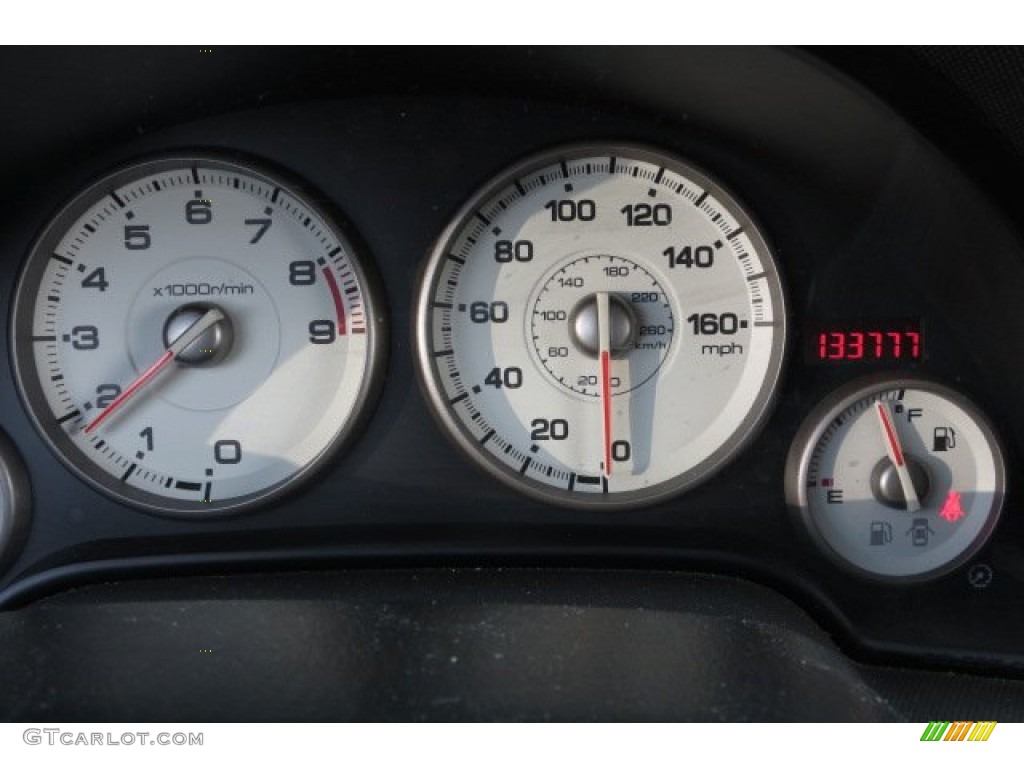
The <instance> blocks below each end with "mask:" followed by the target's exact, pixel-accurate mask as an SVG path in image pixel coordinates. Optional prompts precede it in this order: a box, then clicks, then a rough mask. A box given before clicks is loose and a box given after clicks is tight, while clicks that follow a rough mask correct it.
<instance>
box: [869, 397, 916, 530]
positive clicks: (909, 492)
mask: <svg viewBox="0 0 1024 768" xmlns="http://www.w3.org/2000/svg"><path fill="white" fill-rule="evenodd" d="M875 412H876V413H877V414H878V425H879V427H880V429H881V430H882V440H883V441H884V442H885V450H886V453H887V454H888V455H889V461H891V462H892V463H893V466H894V467H896V475H897V476H898V477H899V479H900V486H901V487H902V488H903V498H904V499H905V501H906V504H907V511H908V512H916V511H917V510H919V509H920V508H921V500H920V499H918V498H917V489H916V488H914V481H913V480H912V479H911V477H910V470H909V469H908V468H907V457H906V456H905V455H904V454H903V446H902V445H900V438H899V435H897V434H896V427H894V426H893V423H892V418H891V417H890V416H889V407H888V406H887V405H886V404H885V403H884V402H881V401H879V402H877V403H875Z"/></svg>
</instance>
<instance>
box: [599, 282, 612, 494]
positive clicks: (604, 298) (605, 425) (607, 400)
mask: <svg viewBox="0 0 1024 768" xmlns="http://www.w3.org/2000/svg"><path fill="white" fill-rule="evenodd" d="M609 314H610V309H609V303H608V293H607V292H606V291H601V292H599V293H598V294H597V349H598V357H599V359H600V362H601V426H602V430H601V434H602V436H603V440H602V442H603V445H604V476H605V477H611V476H612V375H611V367H612V354H611V346H612V344H611V331H610V330H609V323H610V320H611V318H610V317H609Z"/></svg>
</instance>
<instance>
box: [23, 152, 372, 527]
mask: <svg viewBox="0 0 1024 768" xmlns="http://www.w3.org/2000/svg"><path fill="white" fill-rule="evenodd" d="M188 165H192V166H200V167H203V168H207V169H212V170H217V169H222V170H224V171H228V172H234V173H239V174H242V175H245V176H248V177H251V178H253V179H254V180H257V181H259V182H261V183H264V184H268V185H270V186H272V187H277V188H280V190H281V191H282V192H284V193H287V194H288V195H289V196H291V197H292V198H294V199H295V200H297V201H299V202H301V204H302V205H303V206H304V207H305V208H308V209H309V211H310V212H312V213H314V214H315V215H316V216H318V217H319V218H320V219H321V220H322V221H323V223H324V224H325V225H326V226H327V227H328V228H329V230H330V232H331V234H332V236H333V237H334V238H335V239H336V240H337V241H338V243H339V244H341V245H342V246H343V248H344V249H345V250H346V251H347V253H349V254H350V255H351V257H352V258H351V259H350V262H351V267H352V271H353V273H354V274H355V277H356V279H357V281H358V283H359V285H360V286H361V287H362V294H363V299H364V306H365V317H366V334H365V335H366V345H367V352H366V364H365V374H364V377H363V381H362V383H361V385H360V387H359V390H358V394H357V395H356V397H355V400H354V402H353V406H352V409H351V411H350V415H349V417H348V419H346V420H345V421H344V422H343V423H341V424H339V426H338V429H337V431H336V432H335V433H334V435H333V437H332V438H331V439H330V441H329V442H328V443H327V444H326V445H325V447H324V448H323V450H321V451H320V452H319V453H318V454H317V455H316V456H315V457H314V458H313V459H312V460H311V461H309V462H306V463H305V464H304V465H303V466H302V467H300V468H299V469H297V470H296V471H295V472H294V473H293V474H291V475H290V476H288V477H286V478H284V479H283V480H281V481H280V482H277V483H274V484H272V485H270V486H268V487H266V488H263V489H261V490H259V491H256V492H254V493H251V494H247V495H243V496H238V497H234V498H231V499H227V500H224V501H215V502H213V503H211V504H205V505H202V506H199V507H196V506H192V505H191V504H186V503H182V504H178V503H172V500H169V499H167V498H165V497H162V496H160V495H157V494H154V493H150V492H147V491H145V490H142V489H139V488H132V487H127V486H124V485H123V484H120V483H118V482H117V480H116V479H115V478H112V477H111V476H109V475H108V474H107V473H106V472H103V471H102V470H100V469H99V468H97V467H96V466H95V465H94V464H93V463H92V462H91V461H90V460H89V459H88V458H87V457H86V456H85V455H84V453H83V452H82V451H81V450H80V449H79V448H78V447H77V446H76V445H75V444H74V443H73V442H72V441H71V440H70V439H69V438H68V436H67V435H66V434H65V432H64V431H63V430H62V429H61V428H60V427H59V426H58V425H57V424H56V423H55V422H54V420H53V419H52V418H46V416H49V415H50V410H49V406H48V405H47V403H46V400H45V396H44V394H43V390H42V386H41V384H40V381H39V377H38V374H37V371H36V364H35V361H34V353H33V349H32V345H31V343H30V342H29V340H28V338H27V336H26V333H28V335H31V328H32V313H33V310H34V305H35V302H36V299H37V296H36V291H37V289H38V286H39V284H40V280H41V279H42V276H43V273H44V270H45V268H46V261H47V259H48V257H49V254H50V253H51V252H52V250H53V248H54V246H55V245H56V244H57V243H58V242H59V241H60V240H61V238H63V237H64V235H65V234H66V233H67V231H68V229H69V228H70V227H71V226H73V225H74V223H75V222H76V221H77V220H78V218H79V217H80V216H82V215H83V214H84V213H85V212H86V211H87V210H88V209H89V207H90V206H92V205H94V204H95V203H96V201H97V200H99V199H101V198H102V197H104V196H108V195H110V194H111V193H112V192H114V191H116V190H117V189H119V188H121V187H123V186H124V185H126V184H130V183H132V182H135V181H138V180H139V179H142V178H145V177H147V176H150V175H154V174H159V173H162V172H166V171H169V170H176V169H179V168H184V167H187V166H188ZM384 306H385V305H384V299H383V293H382V290H381V287H380V281H379V278H378V277H377V274H376V272H375V268H374V265H373V261H372V255H371V254H370V253H369V250H368V248H367V247H366V246H364V245H363V243H362V241H361V240H360V239H359V237H358V236H357V235H356V233H355V232H354V229H353V227H352V226H351V224H350V223H349V222H348V221H347V220H346V219H345V217H344V215H343V214H341V213H340V212H339V211H337V210H335V209H334V208H333V207H331V206H330V205H329V204H328V203H327V198H326V197H325V196H324V195H323V194H322V193H320V192H319V191H317V190H316V189H315V188H313V187H311V185H309V184H308V183H307V182H305V181H302V180H300V179H298V178H297V177H296V176H295V175H294V174H292V173H291V172H289V171H287V170H283V169H281V168H278V167H277V166H276V165H274V164H273V163H272V162H269V161H266V160H264V159H262V158H255V157H252V156H250V155H247V154H244V153H239V152H227V151H223V150H204V149H196V150H182V151H172V152H162V153H159V154H158V155H154V156H148V157H143V158H141V159H138V160H135V161H133V162H129V163H127V164H124V165H121V166H119V167H117V168H115V169H114V170H112V171H110V172H108V173H106V174H104V175H103V176H102V177H101V178H99V179H98V180H97V181H94V182H93V183H91V184H90V185H89V186H87V187H86V188H85V189H83V190H82V191H80V192H78V193H77V194H76V195H75V196H74V197H72V198H71V199H70V201H69V202H67V203H66V204H65V205H64V206H63V207H62V208H61V209H60V210H59V211H58V212H57V213H56V214H55V215H53V216H52V217H51V218H50V219H49V220H48V223H47V224H46V226H45V227H44V229H43V230H42V231H41V233H40V234H39V235H38V236H37V237H36V239H35V240H34V241H33V243H32V245H31V247H30V248H29V251H28V253H27V255H26V258H25V262H24V264H23V266H22V268H21V270H20V272H19V276H18V280H17V283H16V288H15V292H14V298H13V301H12V310H11V322H10V345H11V360H12V365H13V369H14V377H15V381H16V384H17V389H18V392H19V395H20V397H21V400H22V403H23V404H24V406H25V410H26V411H27V412H28V414H29V417H30V419H31V421H32V423H33V425H34V426H35V428H36V430H37V432H38V433H39V435H40V436H41V437H42V438H43V440H44V442H45V443H46V445H47V447H48V448H49V450H50V451H51V452H52V453H53V454H54V456H56V457H57V459H59V460H60V462H61V463H62V464H63V465H64V466H66V467H67V468H68V469H70V470H71V471H72V472H73V473H74V474H75V475H76V476H77V477H79V478H80V479H81V480H83V481H85V482H86V483H87V484H88V485H90V486H91V487H93V488H95V489H96V490H98V491H100V492H101V493H103V494H104V495H106V496H108V497H110V498H112V499H114V500H115V501H118V502H122V503H124V504H127V505H129V506H131V507H133V508H135V509H138V510H140V511H143V512H147V513H151V514H155V515H158V516H163V517H171V518H184V519H191V520H199V519H217V518H222V517H227V516H233V515H237V514H240V513H243V512H248V511H250V510H253V509H255V508H258V507H262V506H264V505H266V504H267V503H269V502H271V501H274V500H277V499H280V498H282V497H284V496H287V495H288V494H290V493H292V492H294V491H295V490H296V489H298V488H299V487H300V486H301V485H302V484H304V483H306V482H307V481H308V480H309V479H310V478H311V477H312V476H313V475H315V474H317V473H318V472H320V471H321V470H322V469H323V468H324V467H325V466H326V465H327V464H328V463H329V462H330V461H332V460H333V459H335V458H336V457H337V456H338V455H339V454H340V453H342V452H343V451H344V450H346V449H348V448H349V447H350V446H351V444H352V441H353V439H354V438H355V437H356V436H357V435H358V434H359V433H360V432H361V431H362V430H363V428H364V427H365V425H366V423H367V421H368V420H369V418H370V416H371V415H372V411H373V406H374V404H375V401H376V400H377V398H378V397H379V395H380V390H381V387H382V380H383V376H384V369H385V365H386V356H387V338H388V334H387V324H386V322H385V311H384Z"/></svg>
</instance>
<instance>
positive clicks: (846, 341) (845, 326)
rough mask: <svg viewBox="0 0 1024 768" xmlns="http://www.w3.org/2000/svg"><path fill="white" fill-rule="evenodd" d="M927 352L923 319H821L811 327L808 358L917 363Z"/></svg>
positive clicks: (816, 360)
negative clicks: (846, 320)
mask: <svg viewBox="0 0 1024 768" xmlns="http://www.w3.org/2000/svg"><path fill="white" fill-rule="evenodd" d="M923 355H924V334H923V333H922V330H921V321H920V320H897V321H886V322H877V321H875V322H821V323H817V324H815V325H812V327H811V328H809V329H808V334H807V345H806V357H807V360H808V362H813V363H852V362H897V363H913V362H917V361H919V360H921V358H922V357H923Z"/></svg>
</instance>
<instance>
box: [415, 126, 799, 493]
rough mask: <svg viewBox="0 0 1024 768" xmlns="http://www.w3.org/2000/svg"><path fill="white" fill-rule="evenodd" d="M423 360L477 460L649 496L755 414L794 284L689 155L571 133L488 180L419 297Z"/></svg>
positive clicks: (523, 478)
mask: <svg viewBox="0 0 1024 768" xmlns="http://www.w3.org/2000/svg"><path fill="white" fill-rule="evenodd" d="M416 312H417V343H418V359H419V365H420V372H421V374H422V378H423V381H424V385H425V388H426V391H427V393H428V396H429V399H430V402H431V404H432V406H433V408H434V410H435V411H436V413H437V415H438V417H439V418H440V421H441V424H442V425H443V426H444V428H445V429H446V430H447V431H448V432H449V433H450V434H451V435H452V437H453V438H454V439H455V441H456V443H457V444H458V445H460V446H461V447H462V448H463V449H464V450H465V451H466V452H467V453H468V454H469V456H471V457H472V458H473V459H474V460H476V461H477V462H478V463H479V464H480V465H481V466H483V467H484V468H486V469H487V470H488V471H490V472H491V473H492V474H494V475H495V476H496V477H498V478H499V479H501V480H503V481H505V482H507V483H509V484H510V485H512V486H513V487H515V488H517V489H519V490H521V491H523V492H524V493H527V494H529V495H531V496H533V497H536V498H539V499H542V500H544V501H548V502H552V503H556V504H562V505H565V506H572V507H598V508H602V507H603V508H623V507H635V506H641V505H647V504H653V503H656V502H658V501H660V500H662V499H664V498H665V497H667V496H670V495H672V494H675V493H679V492H681V491H683V490H685V489H687V488H689V487H692V486H693V485H695V484H696V483H698V482H700V481H701V480H703V479H705V478H707V477H708V476H709V475H710V474H711V473H713V472H714V471H716V470H717V469H718V468H720V467H721V466H722V465H723V464H724V463H725V462H726V461H728V460H729V459H730V458H732V457H733V456H735V455H736V453H737V452H738V451H739V450H740V449H741V448H742V447H744V446H745V445H746V444H747V442H748V441H749V440H750V439H751V438H752V437H753V436H754V435H755V434H756V432H757V430H758V428H759V427H760V425H761V424H762V422H763V420H764V418H765V415H766V413H767V410H768V406H769V404H770V403H771V401H772V396H773V393H774V390H775V385H776V382H777V379H778V376H779V370H780V368H781V365H782V358H783V354H784V350H785V309H784V306H783V291H782V286H781V283H780V280H779V275H778V272H777V270H776V268H775V263H774V261H773V260H772V256H771V253H770V252H769V250H768V246H767V245H766V243H765V241H764V239H763V238H762V237H761V235H760V234H759V232H758V230H757V228H756V226H755V225H754V223H753V222H752V221H751V219H750V217H749V216H748V215H747V214H746V213H744V211H743V209H742V208H741V207H740V205H739V204H738V203H737V202H736V201H735V200H734V199H733V198H732V197H731V196H730V195H728V194H727V193H726V192H725V191H723V189H722V188H721V187H720V186H719V185H718V184H717V183H715V182H714V181H712V180H711V179H709V178H708V177H707V176H706V175H705V174H703V173H700V172H698V171H696V170H694V169H693V168H692V167H690V166H689V165H688V164H686V163H684V162H683V161H681V160H679V159H678V158H675V157H672V156H669V155H665V154H662V153H660V152H655V151H651V150H649V149H642V148H638V147H634V146H624V145H590V146H574V147H568V148H563V149H561V150H558V151H554V152H550V153H545V154H543V155H540V156H536V157H532V158H530V159H528V160H527V161H525V162H523V163H520V164H518V165H516V166H515V167H514V168H512V169H510V170H509V171H508V172H507V173H505V174H503V175H502V176H500V177H499V178H497V179H496V180H494V181H492V182H491V183H489V184H487V185H486V186H485V187H484V188H483V189H482V190H481V191H480V192H478V193H477V194H476V195H475V196H474V197H473V198H472V199H471V200H470V201H469V202H468V203H467V204H466V205H465V206H464V207H463V209H462V210H461V211H460V212H459V214H458V216H457V217H456V219H455V221H454V222H453V223H452V224H451V225H450V226H449V227H448V229H447V230H446V231H445V232H444V233H443V234H442V236H441V238H440V240H439V241H438V243H437V246H436V247H435V249H434V250H433V252H432V254H431V256H430V259H429V261H428V263H427V266H426V270H425V272H424V275H423V278H422V283H421V286H420V289H419V293H418V298H417V309H416Z"/></svg>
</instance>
